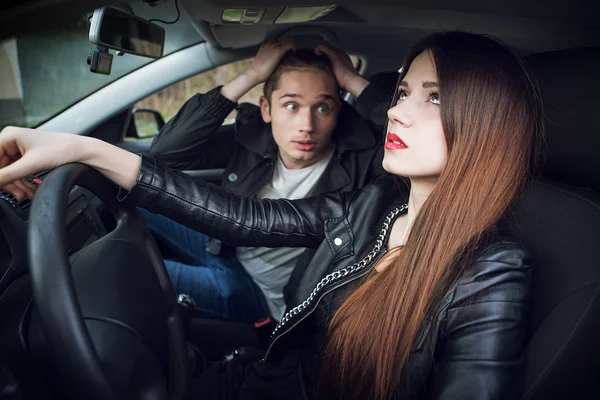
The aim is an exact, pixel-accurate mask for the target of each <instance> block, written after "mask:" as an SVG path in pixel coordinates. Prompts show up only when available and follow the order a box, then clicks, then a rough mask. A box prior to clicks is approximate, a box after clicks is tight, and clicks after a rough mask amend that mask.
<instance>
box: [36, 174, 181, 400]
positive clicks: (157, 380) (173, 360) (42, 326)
mask: <svg viewBox="0 0 600 400" xmlns="http://www.w3.org/2000/svg"><path fill="white" fill-rule="evenodd" d="M74 185H80V186H82V187H84V188H86V189H88V190H90V191H91V192H92V193H93V194H94V195H95V196H97V197H98V198H99V199H100V200H101V201H102V202H103V203H104V204H105V205H106V206H107V208H108V209H109V211H110V212H111V213H112V214H113V216H114V217H115V219H116V221H117V225H116V228H115V229H114V230H113V231H112V232H110V233H108V234H107V235H105V236H104V237H102V238H99V239H98V240H96V241H94V242H92V243H90V244H88V245H87V246H85V247H83V248H82V249H81V250H79V251H78V252H77V253H75V254H73V255H72V256H71V257H69V254H68V249H69V243H68V242H69V239H72V238H67V234H66V229H65V221H66V217H67V212H68V210H67V206H68V200H69V194H70V192H71V189H72V188H73V186H74ZM28 235H29V237H28V252H29V262H30V274H31V280H32V287H33V297H34V305H33V307H32V311H31V313H30V315H31V316H30V320H29V343H28V346H29V350H30V352H31V353H32V356H33V357H34V358H37V359H42V360H44V361H46V362H44V363H42V364H44V365H45V373H46V374H50V376H49V378H50V379H51V381H52V382H55V383H57V386H58V387H59V388H60V390H61V391H62V392H63V394H65V395H67V396H69V397H70V398H74V399H99V400H100V399H103V400H106V399H173V400H174V399H181V398H183V396H184V393H185V389H186V381H187V376H188V375H187V373H188V372H187V371H188V359H187V347H186V343H185V337H184V332H183V324H182V321H181V317H180V315H179V312H178V309H177V302H176V298H175V294H174V292H173V287H172V286H171V282H170V280H169V275H168V273H167V270H166V268H165V265H164V262H163V259H162V257H161V255H160V252H159V250H158V248H157V247H156V244H155V242H154V240H153V238H152V236H151V234H150V232H149V230H148V228H147V227H146V225H145V223H144V221H143V219H142V217H141V216H140V214H139V213H138V211H137V209H136V208H135V207H133V206H130V205H126V204H123V203H119V202H118V200H117V187H116V186H115V185H114V184H113V183H112V182H110V181H109V180H108V179H107V178H105V177H104V176H103V175H102V174H100V173H99V172H98V171H96V170H94V169H93V168H91V167H88V166H86V165H83V164H67V165H64V166H61V167H59V168H57V169H56V170H54V171H52V172H51V173H50V174H49V175H48V176H47V177H46V178H45V179H44V182H43V183H42V184H41V185H40V187H39V188H38V190H37V193H36V195H35V197H34V200H33V204H32V208H31V212H30V219H29V232H28Z"/></svg>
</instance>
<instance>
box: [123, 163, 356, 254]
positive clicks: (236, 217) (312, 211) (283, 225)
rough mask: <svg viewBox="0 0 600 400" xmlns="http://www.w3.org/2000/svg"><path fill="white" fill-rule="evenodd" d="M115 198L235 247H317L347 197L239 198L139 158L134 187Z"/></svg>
mask: <svg viewBox="0 0 600 400" xmlns="http://www.w3.org/2000/svg"><path fill="white" fill-rule="evenodd" d="M119 199H120V200H122V201H126V202H129V203H131V204H134V205H137V206H141V207H143V208H146V209H148V210H150V211H152V212H154V213H158V214H162V215H165V216H167V217H169V218H170V219H173V220H174V221H177V222H179V223H181V224H184V225H186V226H188V227H189V228H192V229H194V230H196V231H199V232H202V233H204V234H207V235H210V236H211V237H214V238H217V239H219V240H222V241H225V242H227V243H230V244H233V245H237V246H264V247H282V246H286V247H317V246H318V245H319V244H320V243H321V242H322V241H323V240H324V222H325V220H326V219H328V218H332V217H339V216H341V215H342V213H343V203H344V202H345V201H344V199H345V196H344V195H342V194H332V195H326V196H317V197H311V198H306V199H301V200H285V199H279V200H271V199H257V198H250V197H246V196H242V195H239V194H236V193H234V192H231V191H229V190H227V189H223V188H221V187H219V186H215V185H212V184H209V183H198V182H196V181H194V180H193V179H192V178H191V177H190V176H188V175H186V174H184V173H182V172H180V171H176V170H173V169H169V168H166V167H165V166H164V165H162V164H160V163H158V162H156V160H154V159H153V158H150V157H143V158H142V163H141V169H140V172H139V175H138V177H137V183H136V184H135V185H134V186H133V188H132V189H131V190H130V191H129V192H126V191H121V193H120V194H119Z"/></svg>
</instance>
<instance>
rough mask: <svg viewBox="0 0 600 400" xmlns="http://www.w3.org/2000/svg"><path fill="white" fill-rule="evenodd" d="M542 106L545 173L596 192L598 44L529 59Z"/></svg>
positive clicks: (599, 165) (599, 184)
mask: <svg viewBox="0 0 600 400" xmlns="http://www.w3.org/2000/svg"><path fill="white" fill-rule="evenodd" d="M529 60H530V62H531V65H532V67H533V69H534V71H535V72H536V73H537V75H538V77H539V78H540V81H541V82H540V83H541V86H542V91H543V93H544V99H545V103H546V104H545V108H546V136H547V140H548V153H547V161H546V164H545V166H544V175H545V176H548V177H550V178H553V179H556V180H559V181H561V182H566V183H568V184H571V185H574V186H583V187H587V188H590V189H593V190H595V191H597V192H600V156H599V154H598V153H599V152H600V98H599V97H598V93H599V91H600V79H599V78H598V72H599V71H600V48H589V49H574V50H561V51H554V52H549V53H542V54H536V55H533V56H530V57H529Z"/></svg>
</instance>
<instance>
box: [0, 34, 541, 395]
mask: <svg viewBox="0 0 600 400" xmlns="http://www.w3.org/2000/svg"><path fill="white" fill-rule="evenodd" d="M387 131H388V133H387V137H386V143H385V156H384V160H383V166H384V168H385V169H386V171H388V172H389V173H390V175H387V176H383V177H381V178H379V179H377V180H376V181H374V182H373V183H371V184H370V185H368V186H367V187H366V188H365V189H363V190H362V191H360V192H357V193H353V194H350V195H349V194H339V195H328V196H324V197H314V198H309V199H303V200H299V201H285V200H282V201H278V200H257V199H249V198H244V197H239V196H236V195H233V194H231V193H229V192H226V191H223V190H221V189H219V188H217V187H212V186H209V185H198V184H194V183H193V182H192V180H191V178H189V177H188V176H186V175H185V174H182V173H179V172H176V171H172V170H168V169H166V168H164V167H163V166H161V165H160V164H157V163H156V162H155V161H154V160H153V159H150V158H146V157H141V161H140V157H139V156H137V155H134V154H131V153H128V152H126V151H124V150H121V149H118V148H115V147H113V146H111V145H108V144H106V143H103V142H100V141H98V140H95V139H90V138H85V137H77V136H75V135H68V134H61V133H49V132H45V133H38V132H35V131H31V130H26V129H21V128H6V129H5V130H4V131H3V132H2V134H1V135H0V155H1V157H0V168H2V169H0V186H3V187H4V188H5V189H6V190H9V191H11V192H13V193H14V194H15V195H17V196H23V195H28V196H32V195H33V192H32V188H31V187H30V186H28V184H27V183H26V181H24V180H23V179H18V178H21V177H23V176H25V175H27V174H30V173H33V172H36V171H39V170H43V169H48V168H52V167H56V166H58V165H61V164H64V163H67V162H74V161H78V162H83V163H86V164H88V165H90V166H92V167H94V168H96V169H98V170H99V171H100V172H102V173H103V174H104V175H106V176H107V177H108V178H109V179H111V180H113V181H114V182H115V183H117V184H118V185H120V186H121V187H122V188H123V189H124V190H122V192H121V193H120V198H121V200H123V201H128V202H130V203H133V204H136V205H139V206H142V207H145V208H148V209H150V210H151V211H153V212H157V213H162V214H164V215H167V216H168V217H169V218H172V219H174V220H177V221H180V222H182V223H186V224H187V225H189V226H190V227H192V228H194V229H197V230H199V231H201V232H204V233H207V234H210V235H212V236H214V237H217V238H219V239H221V240H225V241H228V242H231V243H234V244H236V245H244V246H257V245H261V246H305V247H314V248H317V252H316V254H315V256H314V258H313V261H312V262H311V263H310V265H308V266H307V268H306V270H305V271H304V274H303V275H302V276H301V277H300V279H299V281H298V285H297V287H296V290H295V292H294V294H293V296H292V301H293V305H294V306H293V307H290V309H289V310H288V312H287V313H286V314H285V316H284V317H283V319H282V321H281V322H280V324H279V325H278V326H277V328H276V329H275V332H274V333H273V336H272V338H271V344H270V346H269V349H268V352H267V355H266V357H265V360H264V362H263V363H252V364H250V365H248V366H247V367H246V368H245V370H243V371H242V370H241V369H236V368H232V367H231V365H222V366H220V367H219V368H216V369H213V370H211V371H208V372H206V373H205V375H204V377H203V378H201V380H200V382H199V386H200V387H201V390H202V393H203V395H204V398H240V399H253V398H261V399H265V398H274V399H275V398H283V397H284V396H285V397H288V398H312V397H319V398H339V399H367V398H374V399H390V398H402V399H407V398H410V399H419V398H425V397H426V398H436V399H450V398H451V399H455V398H460V399H483V398H490V399H496V398H502V399H504V398H513V397H515V396H517V395H518V390H519V385H518V384H516V383H515V382H516V381H517V380H518V378H519V377H520V376H522V373H521V368H522V366H523V360H522V358H521V353H522V350H523V346H524V343H525V337H526V331H527V313H528V302H529V284H530V267H529V265H528V259H527V256H526V253H525V251H524V250H523V249H522V248H521V247H520V246H519V245H518V244H517V243H515V242H514V241H513V240H512V239H511V238H509V237H507V236H505V235H504V234H503V233H502V232H501V231H500V229H499V228H498V227H496V224H497V222H498V221H499V220H500V219H501V218H502V217H503V215H504V214H505V213H506V212H507V210H508V208H509V206H510V204H511V202H512V201H513V199H514V198H515V196H516V195H517V193H518V191H519V188H520V187H521V186H522V185H523V183H524V182H525V180H526V178H527V176H528V166H529V164H530V162H531V159H532V157H533V156H535V151H534V148H535V146H534V143H536V140H535V136H536V135H538V134H541V131H542V129H541V102H540V96H539V90H538V88H537V86H536V85H535V83H534V82H533V80H532V78H531V76H530V74H529V73H528V72H527V69H526V68H525V67H524V66H523V65H522V63H521V61H520V59H519V58H518V57H517V56H515V55H514V54H513V53H512V52H510V51H509V50H507V49H505V48H504V47H503V46H502V45H500V44H498V43H497V42H496V41H494V40H492V39H490V38H487V37H483V36H478V35H472V34H467V33H461V32H450V33H443V34H436V35H433V36H430V37H428V38H426V39H424V40H423V41H422V42H420V43H419V44H417V45H416V46H415V47H414V48H413V49H412V51H411V52H410V53H409V54H408V56H407V58H406V61H405V63H404V66H403V69H402V73H401V76H400V83H399V85H398V90H397V94H396V98H395V99H394V102H393V103H392V108H390V110H389V111H388V125H387ZM13 160H16V161H13ZM395 177H403V178H405V180H395ZM405 182H407V183H408V182H409V183H410V185H407V184H406V183H405ZM409 186H410V189H408V187H409ZM219 381H221V382H226V384H223V385H220V386H219V385H215V383H216V382H219ZM234 382H237V383H234ZM209 393H210V394H209Z"/></svg>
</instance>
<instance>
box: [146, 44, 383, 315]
mask: <svg viewBox="0 0 600 400" xmlns="http://www.w3.org/2000/svg"><path fill="white" fill-rule="evenodd" d="M262 82H265V86H264V96H262V97H261V99H260V106H259V107H256V106H254V105H250V104H240V105H238V106H237V117H236V121H235V124H234V125H229V126H222V123H223V121H224V119H225V117H226V116H227V115H228V114H229V113H230V112H231V111H232V110H233V109H234V108H235V107H236V102H237V101H238V100H239V99H240V97H242V96H243V95H244V94H245V93H246V92H248V91H249V90H250V89H252V88H253V87H255V86H256V85H258V84H260V83H262ZM340 89H342V90H345V91H348V92H350V93H352V94H353V95H354V96H356V97H357V98H358V103H359V104H361V108H362V109H363V110H366V111H365V112H367V113H368V112H369V110H372V109H374V107H376V106H378V105H379V104H380V103H381V102H386V103H388V104H389V99H390V98H391V91H390V88H389V87H388V88H384V87H379V86H377V85H369V82H368V81H367V80H365V79H364V78H362V77H361V76H360V75H359V74H358V73H357V72H356V71H355V70H354V67H353V66H352V63H351V61H350V58H349V57H348V56H347V55H346V54H345V53H344V52H343V51H341V50H339V49H337V48H335V47H333V46H332V45H330V44H328V43H322V44H320V45H318V46H317V47H316V48H315V49H314V51H312V50H299V51H297V52H296V51H295V50H294V42H293V40H286V41H280V42H274V43H266V44H264V45H263V46H261V48H260V50H259V51H258V54H257V55H256V58H255V59H254V60H253V62H252V63H251V65H250V66H249V67H248V68H247V69H246V70H244V71H243V72H242V73H241V74H240V75H238V76H237V77H236V78H234V79H233V80H232V81H231V82H229V83H228V84H226V85H224V86H222V87H217V88H215V89H213V90H211V91H209V92H208V93H205V94H198V95H196V96H194V97H192V98H191V99H189V100H188V101H187V102H186V103H185V104H184V106H183V107H182V109H181V110H180V111H179V112H178V114H177V115H176V116H175V117H174V118H173V119H171V120H170V121H169V122H168V123H167V124H166V125H165V126H164V128H163V129H162V130H161V132H160V134H159V136H158V137H157V138H156V139H155V140H154V142H153V143H152V147H151V149H150V155H151V156H154V157H156V158H157V159H159V160H161V161H163V162H165V163H166V164H167V165H169V166H170V167H173V168H178V169H182V170H197V169H208V168H225V169H226V172H225V174H224V179H223V182H222V185H223V186H224V187H227V188H229V189H231V190H232V191H234V192H237V193H240V194H244V195H249V196H256V197H259V198H289V199H298V198H304V197H307V196H312V195H319V194H326V193H332V192H335V191H339V190H342V191H350V190H355V189H358V188H361V187H362V186H364V185H365V184H367V183H368V182H369V181H370V180H371V179H372V178H373V177H375V176H376V175H378V174H380V173H382V172H383V169H382V167H381V160H382V151H381V141H382V137H383V134H382V132H381V127H375V126H374V125H372V124H370V123H369V122H367V121H366V120H365V119H364V118H362V117H361V116H360V115H359V114H358V113H357V112H356V111H355V110H354V109H353V108H352V107H351V106H349V105H348V104H347V103H345V102H344V101H343V100H342V99H341V98H340ZM141 212H142V214H143V215H144V217H145V219H146V221H147V223H148V226H149V227H150V229H151V231H152V232H153V234H154V235H155V237H156V238H157V239H158V240H159V241H160V242H162V243H163V244H165V245H166V246H167V247H169V248H170V249H171V250H172V251H173V252H174V253H175V254H176V255H177V257H178V258H179V261H181V262H179V261H173V260H165V264H166V265H167V269H168V271H169V275H170V276H171V280H172V282H173V285H174V287H175V292H176V293H187V294H190V295H191V296H192V297H193V298H194V299H195V301H196V306H197V309H198V311H199V313H200V315H203V316H209V317H222V318H227V319H234V320H239V321H257V320H259V319H261V318H263V317H266V316H268V315H271V316H272V317H274V318H275V319H276V320H279V319H280V318H281V316H282V315H283V313H284V311H285V302H284V298H283V288H284V286H285V285H286V283H287V282H288V280H289V278H290V275H291V273H292V271H293V269H294V266H295V265H296V264H299V265H304V264H306V262H307V261H308V259H310V255H311V253H310V251H307V250H306V249H297V248H296V249H292V248H276V249H270V248H269V249H268V248H246V247H238V248H232V247H230V246H226V245H225V244H221V243H220V242H217V241H215V240H211V239H210V238H208V237H206V236H204V235H201V234H199V233H197V232H194V231H192V230H190V229H188V228H186V227H184V226H182V225H179V224H176V223H175V222H173V221H170V220H168V219H166V218H164V217H162V216H158V215H154V214H151V213H149V212H147V211H145V210H141ZM257 218H260V216H257ZM334 243H335V244H334V245H341V244H338V243H337V241H336V242H334Z"/></svg>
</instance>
